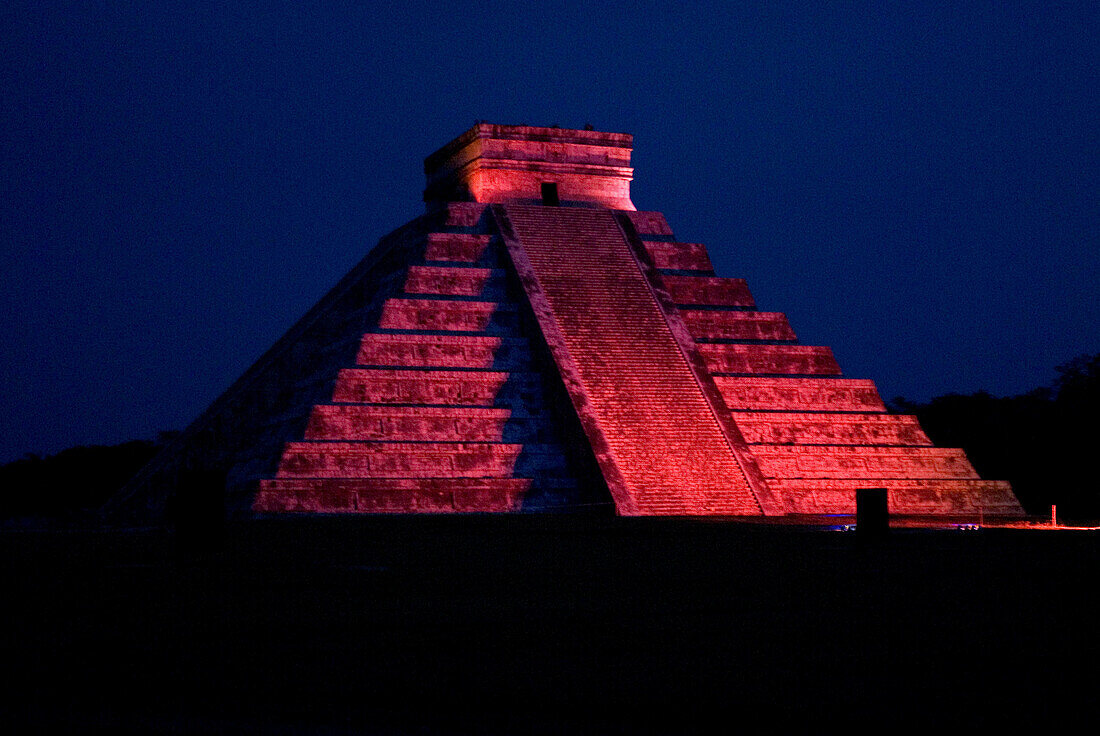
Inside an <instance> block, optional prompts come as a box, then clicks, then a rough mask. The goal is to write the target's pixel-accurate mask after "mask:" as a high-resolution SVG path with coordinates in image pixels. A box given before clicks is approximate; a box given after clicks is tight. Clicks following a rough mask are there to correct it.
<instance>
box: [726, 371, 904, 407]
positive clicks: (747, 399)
mask: <svg viewBox="0 0 1100 736" xmlns="http://www.w3.org/2000/svg"><path fill="white" fill-rule="evenodd" d="M714 383H715V384H716V385H717V386H718V390H719V391H720V392H721V393H722V397H723V398H724V399H725V402H726V406H728V407H729V408H730V409H732V410H733V411H767V410H777V411H858V412H867V411H872V412H884V411H886V407H885V406H883V403H882V399H881V398H880V397H879V395H878V389H876V388H875V384H874V381H869V380H865V379H858V378H756V377H738V376H715V377H714Z"/></svg>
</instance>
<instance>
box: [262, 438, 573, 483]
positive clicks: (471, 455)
mask: <svg viewBox="0 0 1100 736" xmlns="http://www.w3.org/2000/svg"><path fill="white" fill-rule="evenodd" d="M521 458H522V462H521ZM563 462H564V461H563V460H562V459H561V451H560V449H558V448H556V447H554V446H551V445H537V444H527V445H523V444H518V443H500V442H288V443H287V444H286V447H285V448H284V449H283V456H282V460H281V462H280V463H279V471H278V473H277V475H276V477H278V478H506V477H509V476H512V475H519V476H528V475H529V474H533V473H536V472H551V471H554V470H556V469H560V468H561V467H562V465H563Z"/></svg>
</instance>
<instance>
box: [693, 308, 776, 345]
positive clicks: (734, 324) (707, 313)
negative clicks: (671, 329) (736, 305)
mask: <svg viewBox="0 0 1100 736" xmlns="http://www.w3.org/2000/svg"><path fill="white" fill-rule="evenodd" d="M680 315H681V316H682V317H683V319H684V324H686V325H687V328H688V331H690V332H691V336H692V337H694V338H695V339H697V340H795V339H796V337H795V334H794V330H792V329H791V326H790V324H788V322H787V315H785V314H782V313H780V312H730V311H721V310H705V309H681V310H680Z"/></svg>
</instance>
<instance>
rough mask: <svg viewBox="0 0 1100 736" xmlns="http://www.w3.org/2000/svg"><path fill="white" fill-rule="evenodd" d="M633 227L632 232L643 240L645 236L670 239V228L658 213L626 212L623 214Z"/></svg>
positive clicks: (663, 217)
mask: <svg viewBox="0 0 1100 736" xmlns="http://www.w3.org/2000/svg"><path fill="white" fill-rule="evenodd" d="M623 214H625V215H626V216H627V218H628V219H629V220H630V222H631V224H633V225H634V230H635V231H636V232H637V233H638V235H639V236H641V238H642V239H643V240H644V239H645V236H647V235H659V236H662V237H672V228H671V227H669V226H668V221H667V220H665V216H664V215H662V214H661V213H660V212H638V211H627V212H625V213H623Z"/></svg>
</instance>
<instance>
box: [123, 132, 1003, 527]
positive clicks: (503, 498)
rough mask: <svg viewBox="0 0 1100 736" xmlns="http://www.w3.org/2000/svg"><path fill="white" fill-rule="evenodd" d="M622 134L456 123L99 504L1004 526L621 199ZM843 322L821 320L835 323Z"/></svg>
mask: <svg viewBox="0 0 1100 736" xmlns="http://www.w3.org/2000/svg"><path fill="white" fill-rule="evenodd" d="M632 142H633V141H632V138H631V136H629V135H625V134H621V133H603V132H599V131H594V130H564V129H560V128H537V127H528V126H505V125H489V124H480V123H479V124H477V125H475V126H474V127H473V128H471V129H470V130H468V131H466V132H465V133H463V134H462V135H461V136H459V137H458V138H456V139H455V140H453V141H452V142H450V143H448V144H447V145H445V146H444V147H443V148H441V149H440V150H438V151H436V152H435V153H433V154H431V155H430V156H428V158H427V160H426V161H425V165H424V169H425V173H426V174H427V188H426V190H425V194H424V199H425V202H426V203H427V208H428V211H427V213H426V214H424V215H422V216H420V217H418V218H416V219H415V220H413V221H412V222H409V223H406V224H405V225H402V226H401V227H399V228H397V229H396V230H394V231H393V232H392V233H390V234H389V235H386V236H385V237H383V238H382V239H381V240H380V241H379V242H378V244H377V245H376V246H375V247H374V248H373V249H372V250H370V251H369V252H368V253H367V254H365V257H364V258H363V260H362V261H361V262H360V263H359V264H358V265H357V266H356V267H355V268H353V269H352V270H351V272H350V273H348V274H347V275H346V276H345V277H344V278H343V279H341V280H340V282H339V283H338V284H336V286H335V287H334V288H333V289H332V291H331V292H329V294H327V295H326V296H325V297H324V298H322V299H321V301H320V302H318V303H317V305H316V306H314V307H313V308H312V309H311V310H310V311H309V312H308V313H307V314H306V315H305V316H303V317H302V318H301V320H299V321H298V322H297V323H296V324H295V325H294V326H293V327H291V328H290V330H289V331H288V332H287V333H286V335H284V336H283V337H282V338H281V339H280V340H278V341H277V342H276V343H275V344H274V345H273V346H272V347H271V348H270V349H269V350H268V351H267V352H265V353H264V354H263V355H262V356H260V358H259V359H258V360H257V361H256V363H255V364H254V365H253V366H252V367H251V368H249V369H248V370H247V371H246V372H245V373H244V375H242V376H241V377H240V378H239V379H238V380H237V381H236V382H235V383H234V384H233V385H232V386H230V387H229V388H228V389H227V390H226V392H225V393H224V394H223V395H222V396H221V397H219V398H218V399H217V400H216V401H215V402H214V403H213V404H212V405H211V406H210V408H208V409H207V410H206V411H205V412H204V413H203V414H202V415H201V416H200V417H198V418H197V419H196V420H195V421H194V422H193V423H192V424H191V426H189V427H188V428H187V429H186V430H185V431H184V432H182V433H181V434H180V435H179V437H178V438H176V440H175V441H174V442H173V443H172V444H171V445H169V446H168V447H167V448H165V450H164V451H163V452H162V453H161V454H160V455H159V456H158V457H157V458H155V459H154V460H153V461H152V462H151V463H150V464H149V465H148V466H147V467H146V468H145V469H144V470H143V471H142V473H140V474H139V475H138V477H137V478H136V479H135V480H133V481H132V482H131V483H130V484H129V485H128V486H127V488H126V489H124V491H123V493H122V494H120V497H119V498H118V499H116V501H115V503H114V507H115V508H119V509H137V510H141V509H144V510H147V511H152V512H153V513H157V512H163V511H164V510H165V509H168V508H173V509H175V510H176V513H177V514H183V513H188V511H187V510H191V512H194V511H195V510H197V509H214V508H222V507H225V508H228V509H229V511H230V513H234V514H238V515H245V516H248V515H256V514H261V515H265V514H292V513H293V514H313V513H324V514H347V513H359V514H362V513H388V514H412V513H512V512H549V511H552V512H559V513H561V512H567V513H615V514H619V515H625V516H634V515H680V516H683V515H710V516H737V517H771V518H777V517H797V518H814V517H822V516H832V515H838V514H839V515H844V514H852V513H854V511H855V506H856V503H855V498H856V492H857V491H858V490H860V489H865V488H873V489H885V490H886V492H887V494H888V502H889V508H890V511H891V512H892V513H894V514H900V515H907V516H909V517H910V518H911V519H921V518H924V519H928V518H933V519H938V520H941V521H942V520H943V519H951V518H959V519H966V520H967V521H975V520H978V519H984V520H986V521H988V520H989V519H991V518H994V517H997V516H1000V517H1013V516H1019V515H1021V514H1022V513H1023V510H1022V508H1021V507H1020V504H1019V502H1018V501H1017V499H1016V497H1015V496H1014V494H1013V493H1012V489H1011V488H1010V487H1009V485H1008V484H1007V483H1005V482H1003V481H996V480H986V479H983V478H980V477H979V476H978V474H977V472H976V471H975V470H974V467H973V466H972V465H971V464H970V461H969V460H968V459H967V457H966V455H965V453H964V452H963V451H962V450H960V449H956V448H941V447H935V446H934V445H933V443H932V442H931V440H930V439H929V438H928V436H927V435H926V434H925V433H924V431H923V430H922V429H921V427H920V424H919V423H918V422H917V419H916V417H912V416H904V415H897V414H891V413H889V412H888V411H887V410H886V407H885V405H884V404H883V402H882V399H881V397H880V396H879V394H878V390H877V389H876V387H875V385H874V383H873V382H872V381H870V380H868V379H866V378H852V377H848V376H846V375H844V374H843V373H842V371H841V368H840V366H839V365H838V364H837V361H836V359H835V357H834V356H833V354H832V351H831V350H830V349H829V348H828V347H825V346H818V345H804V344H802V343H801V342H800V341H799V340H798V338H797V336H796V334H795V331H794V329H793V328H792V326H791V324H790V322H789V321H788V319H787V317H786V315H785V314H783V313H781V312H773V311H761V310H760V309H758V308H757V305H756V302H755V300H754V298H753V296H752V294H751V292H750V291H749V288H748V285H747V284H746V283H745V282H744V281H743V280H742V279H737V278H728V277H723V276H718V275H717V274H716V273H715V272H714V268H713V266H712V264H711V261H710V259H709V257H708V255H707V249H706V247H705V246H703V245H701V244H699V243H693V242H685V241H681V240H679V239H678V238H677V237H676V235H675V233H674V232H673V230H672V228H671V227H670V226H669V224H668V222H667V221H666V220H665V218H664V216H663V215H662V214H661V213H660V212H652V211H650V212H644V211H637V210H636V209H635V207H634V205H633V203H632V202H631V200H630V182H631V179H632V176H633V170H632V169H631V167H630V154H631V146H632ZM844 318H847V319H854V318H857V315H838V319H844Z"/></svg>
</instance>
